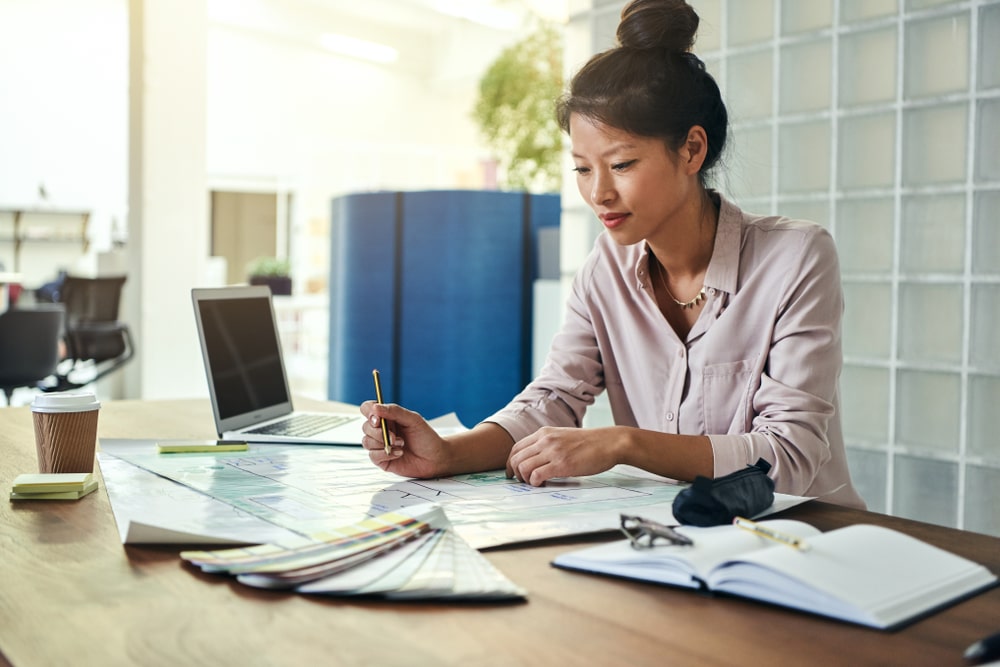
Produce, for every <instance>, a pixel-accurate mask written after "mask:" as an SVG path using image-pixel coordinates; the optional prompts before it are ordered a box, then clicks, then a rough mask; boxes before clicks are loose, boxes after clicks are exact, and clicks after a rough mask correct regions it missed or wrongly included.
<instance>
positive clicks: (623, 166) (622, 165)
mask: <svg viewBox="0 0 1000 667" xmlns="http://www.w3.org/2000/svg"><path fill="white" fill-rule="evenodd" d="M633 164H635V160H629V161H628V162H619V163H618V164H613V165H611V168H612V169H614V170H615V171H624V170H626V169H628V168H629V167H631V166H632V165H633Z"/></svg>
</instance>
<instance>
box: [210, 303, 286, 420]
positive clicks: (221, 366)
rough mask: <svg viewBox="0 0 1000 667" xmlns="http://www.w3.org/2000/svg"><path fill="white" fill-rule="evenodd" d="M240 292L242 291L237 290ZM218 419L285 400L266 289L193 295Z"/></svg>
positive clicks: (278, 347)
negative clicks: (217, 295)
mask: <svg viewBox="0 0 1000 667" xmlns="http://www.w3.org/2000/svg"><path fill="white" fill-rule="evenodd" d="M238 291H240V292H241V293H244V292H243V291H242V290H238ZM196 308H197V309H198V316H199V320H200V323H201V335H202V349H203V352H204V355H205V362H206V371H207V373H208V377H209V381H210V382H211V384H212V388H211V389H212V393H213V394H214V399H215V403H216V406H215V407H216V410H217V411H218V418H219V419H223V420H225V419H229V418H231V417H235V416H238V415H243V414H247V413H251V412H256V411H260V410H262V409H266V408H269V407H272V406H276V405H281V404H284V405H287V404H288V403H289V402H290V399H289V396H288V388H287V385H286V383H285V375H284V367H283V366H282V361H281V348H280V346H279V342H278V337H277V333H276V331H275V325H274V317H273V315H272V313H271V301H270V294H268V293H267V292H266V288H265V292H264V293H263V295H256V296H246V297H243V298H235V297H234V298H225V297H221V298H209V299H196Z"/></svg>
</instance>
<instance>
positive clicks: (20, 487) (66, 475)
mask: <svg viewBox="0 0 1000 667" xmlns="http://www.w3.org/2000/svg"><path fill="white" fill-rule="evenodd" d="M93 479H94V475H93V474H92V473H89V472H54V473H25V474H23V475H18V476H17V477H16V478H14V486H13V488H12V489H11V490H12V491H13V492H14V493H60V492H63V491H80V490H82V489H83V488H84V487H86V486H87V485H88V484H90V483H91V482H92V481H93Z"/></svg>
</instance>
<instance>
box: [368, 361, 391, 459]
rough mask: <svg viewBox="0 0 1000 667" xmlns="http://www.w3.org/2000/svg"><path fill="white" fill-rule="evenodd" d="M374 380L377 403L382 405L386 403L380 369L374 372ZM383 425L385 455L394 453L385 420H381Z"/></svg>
mask: <svg viewBox="0 0 1000 667" xmlns="http://www.w3.org/2000/svg"><path fill="white" fill-rule="evenodd" d="M372 378H374V380H375V402H376V403H378V404H379V405H381V404H382V403H383V402H384V401H383V400H382V381H381V380H380V379H379V377H378V369H377V368H376V369H373V370H372ZM379 421H380V422H381V424H382V441H383V442H384V443H385V453H386V454H391V453H392V441H391V440H390V439H389V425H388V424H386V423H385V419H380V420H379Z"/></svg>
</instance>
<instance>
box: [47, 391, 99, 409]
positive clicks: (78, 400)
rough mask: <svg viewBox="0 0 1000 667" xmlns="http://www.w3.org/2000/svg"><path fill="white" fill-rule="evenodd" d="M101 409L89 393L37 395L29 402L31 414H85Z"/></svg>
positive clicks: (94, 397)
mask: <svg viewBox="0 0 1000 667" xmlns="http://www.w3.org/2000/svg"><path fill="white" fill-rule="evenodd" d="M99 407H101V404H100V402H98V400H97V397H96V396H94V394H92V393H90V392H84V393H79V394H38V395H36V396H35V399H34V400H33V401H32V402H31V411H32V412H85V411H87V410H96V409H98V408H99Z"/></svg>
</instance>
